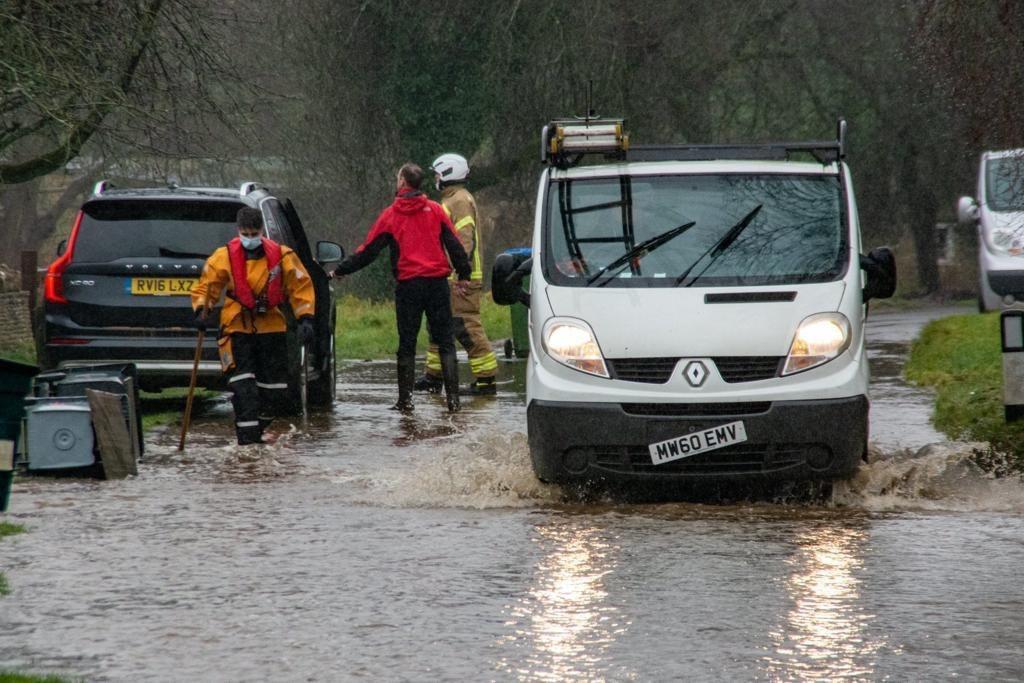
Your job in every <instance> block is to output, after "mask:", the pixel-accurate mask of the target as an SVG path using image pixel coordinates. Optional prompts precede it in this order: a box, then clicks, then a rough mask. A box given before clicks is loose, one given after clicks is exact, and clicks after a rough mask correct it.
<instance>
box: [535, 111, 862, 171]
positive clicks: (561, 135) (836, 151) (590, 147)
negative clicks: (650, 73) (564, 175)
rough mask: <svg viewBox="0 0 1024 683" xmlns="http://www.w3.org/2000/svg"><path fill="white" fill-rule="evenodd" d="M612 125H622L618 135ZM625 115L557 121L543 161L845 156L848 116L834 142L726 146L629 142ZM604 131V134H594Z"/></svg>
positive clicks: (546, 138)
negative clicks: (591, 156) (611, 130)
mask: <svg viewBox="0 0 1024 683" xmlns="http://www.w3.org/2000/svg"><path fill="white" fill-rule="evenodd" d="M608 124H618V126H619V128H618V129H617V133H616V136H615V139H613V138H612V137H611V136H610V133H609V131H608V130H607V128H608ZM622 124H623V121H622V120H621V119H612V120H593V119H584V120H576V121H552V122H551V123H549V124H548V125H547V126H544V129H543V131H542V133H541V143H542V147H541V160H542V161H544V162H545V163H547V164H548V165H550V166H556V167H558V168H568V167H570V166H575V165H577V164H578V163H579V162H580V161H581V160H582V158H583V156H584V155H585V154H594V153H600V154H604V155H605V157H606V158H612V159H621V160H626V161H713V160H725V159H746V160H767V161H786V160H789V159H791V158H792V157H793V155H800V154H809V155H811V156H812V157H814V159H816V160H817V161H818V163H820V164H823V165H824V164H830V163H833V162H837V161H841V160H843V159H845V158H846V119H844V118H840V119H839V120H838V121H836V139H835V140H815V141H807V142H764V143H744V144H724V145H705V144H701V145H691V144H665V145H630V144H629V135H628V133H624V132H622V129H621V126H622ZM591 131H595V132H600V133H601V134H603V136H602V135H598V134H595V132H591Z"/></svg>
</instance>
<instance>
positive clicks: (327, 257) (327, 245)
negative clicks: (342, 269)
mask: <svg viewBox="0 0 1024 683" xmlns="http://www.w3.org/2000/svg"><path fill="white" fill-rule="evenodd" d="M344 258H345V250H344V249H343V248H342V247H341V245H340V244H336V243H334V242H328V241H326V240H324V241H321V242H317V243H316V262H317V263H319V264H321V265H323V264H324V263H337V262H339V261H341V260H342V259H344Z"/></svg>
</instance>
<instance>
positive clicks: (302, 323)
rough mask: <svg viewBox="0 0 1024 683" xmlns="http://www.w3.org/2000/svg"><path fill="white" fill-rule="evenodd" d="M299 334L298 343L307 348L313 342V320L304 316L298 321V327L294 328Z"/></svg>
mask: <svg viewBox="0 0 1024 683" xmlns="http://www.w3.org/2000/svg"><path fill="white" fill-rule="evenodd" d="M296 331H297V332H298V333H299V343H300V344H302V345H303V346H307V345H309V344H311V343H312V342H313V318H311V317H310V316H308V315H307V316H306V317H305V318H302V319H301V320H299V325H298V327H297V328H296Z"/></svg>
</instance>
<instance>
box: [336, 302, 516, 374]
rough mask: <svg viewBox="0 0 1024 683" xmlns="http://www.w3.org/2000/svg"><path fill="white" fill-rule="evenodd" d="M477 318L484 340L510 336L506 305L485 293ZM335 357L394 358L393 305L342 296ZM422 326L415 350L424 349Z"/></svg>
mask: <svg viewBox="0 0 1024 683" xmlns="http://www.w3.org/2000/svg"><path fill="white" fill-rule="evenodd" d="M480 319H481V321H482V322H483V325H484V329H485V330H486V331H487V337H488V338H489V339H490V340H491V341H492V342H494V341H497V340H501V339H507V338H508V337H510V336H511V335H512V323H511V321H510V318H509V309H508V307H507V306H499V305H498V304H496V303H494V300H493V299H491V295H490V294H489V293H487V294H484V297H483V299H482V303H481V306H480ZM335 340H336V341H335V343H336V345H337V353H338V358H357V359H377V358H394V356H395V351H397V350H398V330H397V329H396V328H395V304H394V302H392V301H381V302H376V301H367V300H365V299H357V298H356V297H354V296H346V297H344V298H342V299H341V300H340V301H339V302H338V329H337V334H336V337H335ZM427 345H428V342H427V332H426V325H424V326H423V328H422V329H421V330H420V335H419V340H418V343H417V348H418V350H419V352H420V353H424V352H426V350H427Z"/></svg>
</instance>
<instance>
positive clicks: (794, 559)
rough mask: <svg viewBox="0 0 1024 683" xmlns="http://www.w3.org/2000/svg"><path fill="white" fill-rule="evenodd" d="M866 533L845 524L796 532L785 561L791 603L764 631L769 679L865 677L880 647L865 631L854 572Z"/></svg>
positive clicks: (867, 621) (866, 619)
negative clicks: (778, 620) (774, 625)
mask: <svg viewBox="0 0 1024 683" xmlns="http://www.w3.org/2000/svg"><path fill="white" fill-rule="evenodd" d="M868 536H869V533H868V531H867V530H866V529H863V528H857V527H851V526H848V525H836V526H821V527H813V528H805V529H801V530H799V531H797V532H796V535H795V538H794V543H795V544H796V551H795V552H794V553H793V554H792V556H790V557H789V558H788V559H787V561H786V564H787V566H788V567H790V569H791V573H790V574H789V575H788V577H787V578H786V584H785V585H786V591H787V593H788V594H789V597H790V599H791V600H792V603H793V605H792V607H791V608H790V609H789V610H788V611H787V612H786V613H785V615H784V617H785V619H784V620H783V621H782V622H781V623H780V624H779V626H778V627H777V628H775V629H773V630H772V631H771V632H770V634H769V635H770V638H771V642H772V644H773V645H774V648H775V651H774V652H773V653H771V654H770V655H768V656H767V657H766V658H765V659H766V663H767V666H766V668H767V670H768V672H769V673H770V674H771V675H772V677H773V678H774V677H791V678H795V679H800V680H821V679H832V678H870V677H871V676H872V674H873V672H874V659H873V655H874V653H876V652H877V651H878V650H879V648H880V647H881V646H882V644H883V643H882V642H881V641H880V640H876V639H873V637H872V636H870V635H869V633H868V631H869V627H870V625H871V622H872V621H873V619H874V615H873V614H872V613H871V612H870V611H869V610H868V609H866V608H865V607H864V600H863V599H862V596H861V578H860V573H861V571H862V569H863V554H864V547H865V545H866V543H867V541H868Z"/></svg>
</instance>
